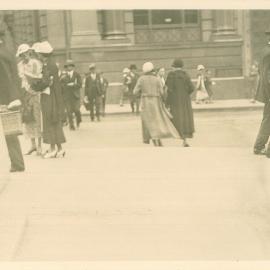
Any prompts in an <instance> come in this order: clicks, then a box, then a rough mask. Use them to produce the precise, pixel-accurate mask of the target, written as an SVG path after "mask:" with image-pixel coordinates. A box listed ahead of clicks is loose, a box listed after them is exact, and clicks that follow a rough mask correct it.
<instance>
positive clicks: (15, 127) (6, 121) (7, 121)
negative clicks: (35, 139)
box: [0, 111, 23, 136]
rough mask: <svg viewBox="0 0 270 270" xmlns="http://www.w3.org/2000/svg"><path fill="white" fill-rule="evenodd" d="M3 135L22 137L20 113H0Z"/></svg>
mask: <svg viewBox="0 0 270 270" xmlns="http://www.w3.org/2000/svg"><path fill="white" fill-rule="evenodd" d="M0 117H1V120H2V125H3V130H4V134H5V135H6V136H7V135H22V133H23V131H22V116H21V113H20V111H7V112H1V113H0Z"/></svg>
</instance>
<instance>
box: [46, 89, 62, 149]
mask: <svg viewBox="0 0 270 270" xmlns="http://www.w3.org/2000/svg"><path fill="white" fill-rule="evenodd" d="M53 106H54V105H53V100H52V97H51V96H50V95H46V94H42V95H41V109H42V124H43V134H42V135H43V142H44V143H45V144H51V145H55V144H62V143H64V142H66V138H65V135H64V131H63V125H62V114H61V111H60V110H61V108H58V109H59V113H58V119H57V120H53V119H52V118H53V115H52V110H53Z"/></svg>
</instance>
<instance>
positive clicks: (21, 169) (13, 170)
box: [9, 168, 25, 173]
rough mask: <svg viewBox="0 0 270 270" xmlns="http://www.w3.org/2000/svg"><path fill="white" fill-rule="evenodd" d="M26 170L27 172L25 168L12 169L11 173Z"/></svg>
mask: <svg viewBox="0 0 270 270" xmlns="http://www.w3.org/2000/svg"><path fill="white" fill-rule="evenodd" d="M24 170H25V169H24V168H20V169H15V168H11V169H10V170H9V171H10V172H11V173H13V172H24Z"/></svg>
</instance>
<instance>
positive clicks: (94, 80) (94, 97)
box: [84, 64, 103, 122]
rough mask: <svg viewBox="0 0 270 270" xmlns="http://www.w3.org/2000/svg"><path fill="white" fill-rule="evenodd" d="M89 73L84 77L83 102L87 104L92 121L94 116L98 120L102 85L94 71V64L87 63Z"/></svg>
mask: <svg viewBox="0 0 270 270" xmlns="http://www.w3.org/2000/svg"><path fill="white" fill-rule="evenodd" d="M89 71H90V72H89V74H88V75H87V77H86V79H85V91H84V93H85V102H86V103H88V104H89V110H90V119H91V121H92V122H93V121H94V120H95V117H96V119H97V121H100V107H101V102H102V94H103V93H102V86H101V82H100V75H99V74H97V72H96V65H95V64H90V65H89Z"/></svg>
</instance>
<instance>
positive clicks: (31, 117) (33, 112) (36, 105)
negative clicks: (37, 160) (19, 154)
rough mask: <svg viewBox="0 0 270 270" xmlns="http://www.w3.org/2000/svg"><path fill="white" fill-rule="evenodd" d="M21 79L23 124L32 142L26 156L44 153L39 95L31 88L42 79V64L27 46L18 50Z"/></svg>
mask: <svg viewBox="0 0 270 270" xmlns="http://www.w3.org/2000/svg"><path fill="white" fill-rule="evenodd" d="M16 56H17V57H19V58H20V59H21V60H20V62H19V63H18V71H19V77H20V78H21V87H22V89H23V93H24V98H23V101H24V102H23V110H22V115H23V122H24V127H25V135H26V137H27V138H28V139H30V140H31V146H30V149H29V150H28V151H27V153H26V155H31V154H32V153H34V152H36V153H37V154H38V155H41V153H42V147H41V138H42V134H41V107H40V96H39V93H38V92H36V91H34V90H33V89H32V87H31V85H32V83H33V81H35V80H37V79H40V78H42V63H41V62H40V61H39V60H37V59H36V58H34V57H33V56H32V55H31V48H30V47H29V45H27V44H21V45H20V46H19V47H18V50H17V55H16Z"/></svg>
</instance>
